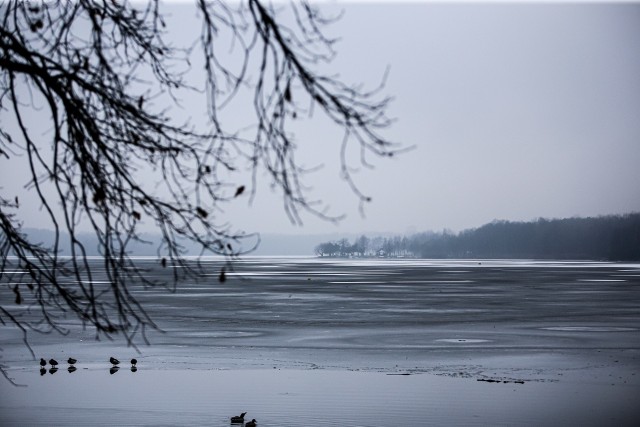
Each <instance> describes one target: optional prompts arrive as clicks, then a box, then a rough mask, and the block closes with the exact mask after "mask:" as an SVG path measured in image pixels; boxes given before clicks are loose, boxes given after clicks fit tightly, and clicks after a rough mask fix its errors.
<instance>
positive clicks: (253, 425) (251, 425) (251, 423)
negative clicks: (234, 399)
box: [244, 418, 258, 427]
mask: <svg viewBox="0 0 640 427" xmlns="http://www.w3.org/2000/svg"><path fill="white" fill-rule="evenodd" d="M257 425H258V422H257V421H256V419H255V418H254V419H252V420H251V421H249V422H248V423H246V424H245V425H244V427H256V426H257Z"/></svg>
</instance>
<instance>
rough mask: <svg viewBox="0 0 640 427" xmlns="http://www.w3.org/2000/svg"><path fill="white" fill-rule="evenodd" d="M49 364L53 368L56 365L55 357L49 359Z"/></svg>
mask: <svg viewBox="0 0 640 427" xmlns="http://www.w3.org/2000/svg"><path fill="white" fill-rule="evenodd" d="M41 363H42V362H41ZM49 364H50V365H51V367H52V368H55V367H56V366H58V361H57V360H56V359H49Z"/></svg>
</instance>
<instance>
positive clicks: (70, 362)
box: [67, 357, 77, 365]
mask: <svg viewBox="0 0 640 427" xmlns="http://www.w3.org/2000/svg"><path fill="white" fill-rule="evenodd" d="M67 362H68V363H69V365H75V364H76V362H77V360H76V359H74V358H73V357H70V358H69V359H68V360H67Z"/></svg>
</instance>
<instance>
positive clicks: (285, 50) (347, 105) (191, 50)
mask: <svg viewBox="0 0 640 427" xmlns="http://www.w3.org/2000/svg"><path fill="white" fill-rule="evenodd" d="M195 9H197V12H198V16H199V19H200V24H201V27H200V28H199V29H198V30H197V32H196V33H195V34H194V35H193V40H192V41H194V42H195V43H193V44H192V45H189V46H186V47H180V46H177V47H176V46H173V45H172V44H171V42H170V39H171V32H170V28H168V26H167V23H166V22H165V18H166V15H165V13H166V12H165V11H164V9H163V7H162V6H161V4H160V2H159V1H158V0H154V1H150V2H143V3H129V2H120V1H106V0H105V1H88V0H80V1H77V2H76V1H74V2H68V1H63V0H59V1H50V2H42V3H41V2H25V1H21V0H15V1H7V2H4V3H2V4H1V5H0V19H1V24H0V52H1V54H0V70H1V74H0V111H1V114H2V115H1V116H0V119H1V120H2V122H3V125H2V127H1V128H0V158H2V161H3V162H4V164H5V166H3V167H6V165H7V164H9V162H12V163H16V162H17V163H22V164H24V167H25V168H27V169H28V170H29V179H30V181H29V183H28V191H29V192H30V193H32V194H35V195H36V197H37V199H38V200H39V203H40V204H41V206H42V209H43V211H44V213H45V216H46V218H47V221H48V224H43V225H42V227H43V228H45V227H49V228H52V229H54V230H55V236H56V237H55V242H54V244H53V245H52V246H50V247H49V246H45V245H43V244H40V243H38V242H37V241H33V240H31V239H30V238H29V236H28V235H26V234H25V233H24V232H23V230H22V222H21V220H20V215H21V211H20V207H21V200H20V199H21V198H22V196H21V195H18V194H6V190H3V191H5V194H0V262H1V265H0V267H1V270H0V279H2V280H3V281H5V283H6V284H5V285H4V287H3V289H4V295H5V296H4V298H3V299H2V304H3V305H2V307H0V321H2V323H3V325H14V326H17V327H18V328H20V329H21V330H22V331H23V333H24V336H25V343H26V333H27V331H28V330H29V328H35V329H36V330H38V331H52V330H54V331H59V332H63V328H62V327H61V326H60V324H59V323H58V321H57V319H58V318H59V317H58V316H59V315H60V314H63V313H72V314H74V315H75V316H77V318H78V319H79V320H80V321H81V322H82V323H83V324H85V325H90V326H92V327H94V328H95V330H96V334H97V336H98V337H100V336H107V337H111V336H113V335H114V334H123V335H124V336H125V337H126V340H127V342H128V343H129V344H134V342H133V341H134V337H135V336H136V334H137V333H141V332H142V333H143V332H144V329H145V328H146V327H155V324H154V323H153V320H152V319H151V318H150V317H149V316H148V315H147V313H146V312H145V310H144V307H142V306H141V305H140V304H139V303H138V301H137V300H136V298H135V297H134V295H132V294H131V293H130V292H129V283H130V282H131V281H134V282H137V283H143V284H145V285H149V286H156V285H160V284H163V285H167V287H168V289H171V287H172V286H175V284H176V282H177V281H178V280H179V279H180V278H181V277H183V275H185V274H187V275H192V276H193V277H197V276H198V274H200V273H201V269H200V268H201V264H199V263H191V262H187V260H186V259H185V256H184V255H185V253H184V247H183V245H182V244H181V242H186V243H189V244H197V245H198V247H199V248H200V250H201V252H200V253H201V255H208V254H218V255H224V256H225V257H227V259H233V257H236V256H238V255H240V253H241V252H242V250H241V249H239V248H240V247H241V246H240V244H239V243H241V241H243V239H247V238H251V237H253V236H252V235H249V234H243V233H239V232H236V231H234V230H233V228H232V226H231V225H228V224H227V225H221V215H220V214H219V212H220V209H221V206H224V205H225V203H228V202H230V201H232V200H234V199H235V198H236V197H239V196H241V195H243V194H244V195H246V194H250V195H251V196H253V194H254V193H255V191H256V181H257V180H258V179H259V176H262V175H259V173H264V172H265V171H266V175H267V176H268V177H269V178H270V184H271V185H272V186H273V187H275V188H277V189H279V191H280V192H281V194H282V198H283V201H284V211H285V212H286V215H288V217H289V218H290V220H291V221H292V222H294V223H301V213H302V212H308V213H311V214H314V215H317V216H320V217H322V218H325V219H328V220H337V219H338V217H336V216H333V215H332V214H329V213H328V211H327V210H326V207H325V205H324V204H321V203H318V202H316V201H314V200H312V199H311V198H310V194H309V193H308V191H307V188H306V187H305V185H304V173H305V169H303V168H302V167H301V165H300V163H299V162H298V161H297V160H296V157H295V154H296V150H297V147H296V144H297V142H296V140H295V137H294V135H293V133H292V132H293V129H292V127H293V126H292V124H293V123H294V122H298V121H301V120H309V119H311V118H312V115H316V116H318V115H320V116H321V117H324V118H325V119H328V120H327V121H328V122H329V123H332V124H333V125H334V126H336V127H338V128H340V129H341V130H342V131H343V134H344V137H343V139H342V141H341V147H340V150H339V152H338V153H337V156H338V157H337V159H336V160H338V158H339V159H340V160H339V161H340V162H341V170H342V176H343V178H344V179H345V181H346V185H348V186H349V187H350V188H351V189H352V190H353V193H354V194H355V197H356V198H358V199H359V200H360V202H361V203H364V202H367V201H369V198H368V197H367V196H366V195H365V194H363V193H362V192H361V191H360V190H359V188H358V186H357V185H356V183H355V181H354V179H353V176H352V173H351V169H350V168H349V167H348V164H349V161H350V159H348V158H347V154H346V153H348V152H350V149H349V150H348V149H347V147H350V146H351V145H356V146H357V147H359V150H357V151H359V152H360V154H359V161H361V162H364V163H366V162H367V156H365V154H367V153H368V154H369V155H374V156H392V155H393V154H394V153H395V152H396V150H397V147H396V145H394V144H392V143H391V142H390V141H389V140H387V139H385V138H384V137H383V136H381V135H380V131H381V130H382V129H383V128H385V127H387V126H388V125H389V124H390V120H389V118H388V117H387V116H386V109H387V105H388V102H389V98H387V97H385V96H383V94H381V89H382V87H383V84H381V85H380V87H378V88H375V89H373V90H371V91H366V90H364V89H362V87H361V86H360V85H349V84H347V83H346V82H344V81H342V80H341V79H340V77H339V76H337V75H328V74H325V73H320V72H318V71H317V70H318V69H319V68H320V65H322V66H323V67H326V66H325V65H323V64H326V63H329V62H331V60H332V59H333V57H334V55H335V50H334V42H335V41H334V40H332V39H330V38H329V37H328V36H326V34H325V33H326V29H325V28H326V25H328V24H330V23H332V22H334V21H335V20H336V19H338V18H339V17H326V16H324V15H323V14H322V13H321V12H320V11H319V10H318V8H317V7H316V6H315V5H311V4H309V3H308V2H293V3H292V4H291V5H289V6H282V5H278V6H277V7H276V6H273V5H271V4H269V3H267V2H263V1H260V0H246V1H243V2H238V3H236V2H228V3H227V2H224V1H211V2H209V1H204V0H199V1H196V2H195ZM195 9H194V10H195ZM185 30H186V29H185V28H184V27H182V28H180V31H183V32H184V31H185ZM229 52H231V53H229ZM192 61H193V63H200V64H202V65H201V66H202V68H203V74H202V75H203V79H202V82H193V81H187V80H189V79H191V76H192V74H191V69H192V68H193V66H192V65H191V62H192ZM383 83H384V81H383ZM186 93H189V94H190V96H192V95H194V94H200V95H201V96H206V102H207V105H208V111H207V114H206V119H207V120H206V123H204V124H202V125H199V124H195V123H191V122H190V121H189V120H188V119H185V120H184V121H181V120H177V119H175V118H174V117H175V116H176V115H179V114H180V113H181V114H184V110H183V109H181V105H180V101H181V97H182V96H184V94H186ZM243 103H244V105H241V106H242V108H243V110H242V111H243V112H244V114H246V115H248V117H249V122H250V124H251V126H250V127H248V128H247V127H246V126H245V125H244V123H243V124H242V125H241V126H239V125H238V124H237V122H235V121H233V120H228V113H227V111H228V109H230V108H237V107H236V106H237V104H243ZM194 122H195V120H194ZM247 171H249V173H248V175H249V177H247ZM143 172H144V173H145V174H147V173H151V174H152V175H153V177H154V179H153V180H141V179H140V176H141V174H142V173H143ZM142 222H145V223H146V224H153V225H154V226H155V230H157V231H158V232H159V234H160V235H161V236H162V240H161V243H160V246H159V247H158V260H157V263H158V265H159V266H161V267H164V268H166V269H167V272H168V274H167V276H170V277H171V279H170V280H169V282H168V283H159V282H156V281H153V280H151V279H149V278H148V277H146V276H145V274H144V271H142V270H140V269H139V267H138V266H136V264H135V263H134V262H133V260H132V259H131V257H130V256H129V253H128V251H127V248H128V246H129V244H131V243H132V242H139V241H140V240H141V238H140V235H139V233H140V232H139V228H140V224H141V223H142ZM86 225H89V227H90V229H91V230H92V232H93V234H95V237H96V238H97V241H98V244H99V248H100V252H101V256H102V267H103V268H104V270H105V274H106V276H107V277H108V280H109V283H108V285H107V287H101V285H99V284H96V283H94V280H95V279H94V275H93V274H92V272H91V268H90V265H89V262H88V259H87V248H86V247H85V245H84V244H83V242H82V241H81V239H79V238H78V234H79V229H80V228H81V226H83V227H84V226H86ZM65 239H68V241H66V242H65V241H63V240H65ZM64 247H69V248H70V250H71V253H70V255H72V257H71V258H70V259H64V258H63V257H62V256H61V251H62V248H64ZM70 278H71V279H72V280H70ZM220 279H224V271H222V272H221V274H220ZM9 282H10V283H12V285H9V284H8V283H9ZM16 283H17V284H16ZM7 296H9V299H8V298H7ZM14 304H17V305H19V304H29V305H30V306H32V307H35V309H34V310H31V311H32V313H33V312H35V311H39V312H40V314H41V317H42V322H41V323H40V324H38V326H34V324H32V323H26V322H25V321H23V320H22V319H21V317H20V316H19V315H18V314H17V313H18V311H17V310H15V309H14V308H15V305H14ZM143 339H145V340H146V338H144V335H143ZM27 345H28V343H27Z"/></svg>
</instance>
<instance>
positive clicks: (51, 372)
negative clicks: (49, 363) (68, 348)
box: [49, 368, 58, 375]
mask: <svg viewBox="0 0 640 427" xmlns="http://www.w3.org/2000/svg"><path fill="white" fill-rule="evenodd" d="M56 372H58V368H51V369H49V373H50V374H51V375H53V374H55V373H56Z"/></svg>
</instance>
